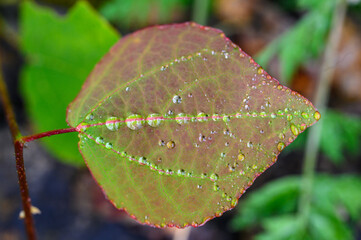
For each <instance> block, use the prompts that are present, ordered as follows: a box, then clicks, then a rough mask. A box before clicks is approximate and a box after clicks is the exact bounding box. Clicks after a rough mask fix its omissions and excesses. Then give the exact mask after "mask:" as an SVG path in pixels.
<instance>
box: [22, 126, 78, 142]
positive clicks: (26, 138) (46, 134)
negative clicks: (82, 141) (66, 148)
mask: <svg viewBox="0 0 361 240" xmlns="http://www.w3.org/2000/svg"><path fill="white" fill-rule="evenodd" d="M69 132H76V128H63V129H57V130H51V131H47V132H42V133H37V134H33V135H29V136H23V137H21V138H20V139H21V141H23V142H31V141H34V140H36V139H39V138H43V137H50V136H53V135H58V134H63V133H69Z"/></svg>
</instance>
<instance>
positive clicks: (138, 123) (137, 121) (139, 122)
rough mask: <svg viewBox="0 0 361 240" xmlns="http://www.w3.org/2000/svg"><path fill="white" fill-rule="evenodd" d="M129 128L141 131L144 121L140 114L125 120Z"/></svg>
mask: <svg viewBox="0 0 361 240" xmlns="http://www.w3.org/2000/svg"><path fill="white" fill-rule="evenodd" d="M125 122H126V124H127V127H128V128H130V129H132V130H138V129H141V128H142V127H143V126H144V123H145V121H144V119H143V117H142V116H141V115H139V114H132V115H130V116H129V117H128V118H127V119H126V120H125Z"/></svg>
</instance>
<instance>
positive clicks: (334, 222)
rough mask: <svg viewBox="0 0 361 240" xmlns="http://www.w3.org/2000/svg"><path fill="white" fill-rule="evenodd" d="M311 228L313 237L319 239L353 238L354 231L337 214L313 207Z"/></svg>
mask: <svg viewBox="0 0 361 240" xmlns="http://www.w3.org/2000/svg"><path fill="white" fill-rule="evenodd" d="M310 214H311V216H310V222H309V228H310V235H311V236H312V239H317V240H338V239H344V240H351V239H353V237H352V233H351V231H350V229H349V228H348V226H347V225H346V224H344V223H343V222H342V221H341V220H340V219H339V218H338V217H336V215H334V214H328V213H324V212H322V211H317V210H315V209H313V211H311V213H310Z"/></svg>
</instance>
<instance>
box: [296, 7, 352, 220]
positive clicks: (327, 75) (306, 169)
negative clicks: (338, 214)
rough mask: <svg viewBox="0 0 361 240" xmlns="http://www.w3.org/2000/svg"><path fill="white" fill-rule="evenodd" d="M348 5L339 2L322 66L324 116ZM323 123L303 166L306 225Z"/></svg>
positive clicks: (318, 102) (313, 133)
mask: <svg viewBox="0 0 361 240" xmlns="http://www.w3.org/2000/svg"><path fill="white" fill-rule="evenodd" d="M346 9H347V3H346V1H345V0H339V1H338V2H337V4H336V6H335V9H334V14H333V22H332V28H331V31H330V34H329V38H328V41H327V45H326V49H325V55H324V59H323V62H322V66H321V73H320V79H319V81H318V86H317V91H316V95H315V100H314V104H315V106H317V107H318V109H319V111H320V112H321V113H322V114H325V110H326V108H327V101H328V98H329V93H330V83H331V80H332V77H333V75H334V72H335V65H336V60H337V59H336V57H337V48H338V45H339V42H340V39H341V32H342V26H343V23H344V19H345V15H346ZM321 131H322V121H320V122H319V123H318V124H316V125H315V126H314V127H312V128H311V129H310V132H309V135H308V137H307V142H306V150H305V157H304V165H303V177H302V184H301V189H300V191H301V192H300V199H299V215H300V216H301V217H302V220H303V222H304V223H305V224H306V223H307V219H308V217H309V213H310V210H311V197H312V187H313V182H314V175H315V166H316V160H317V154H318V148H319V145H320V138H321Z"/></svg>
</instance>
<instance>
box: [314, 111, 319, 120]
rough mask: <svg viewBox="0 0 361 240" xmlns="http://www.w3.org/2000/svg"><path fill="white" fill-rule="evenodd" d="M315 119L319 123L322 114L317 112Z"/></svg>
mask: <svg viewBox="0 0 361 240" xmlns="http://www.w3.org/2000/svg"><path fill="white" fill-rule="evenodd" d="M313 117H314V118H315V119H316V120H317V121H318V120H320V118H321V114H320V113H319V112H318V111H316V112H315V113H314V115H313Z"/></svg>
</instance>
